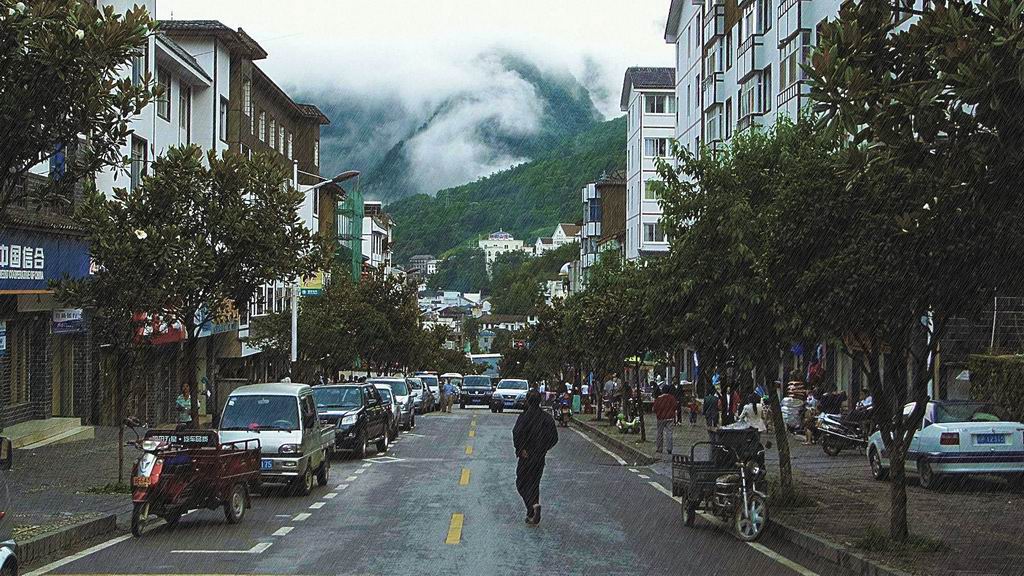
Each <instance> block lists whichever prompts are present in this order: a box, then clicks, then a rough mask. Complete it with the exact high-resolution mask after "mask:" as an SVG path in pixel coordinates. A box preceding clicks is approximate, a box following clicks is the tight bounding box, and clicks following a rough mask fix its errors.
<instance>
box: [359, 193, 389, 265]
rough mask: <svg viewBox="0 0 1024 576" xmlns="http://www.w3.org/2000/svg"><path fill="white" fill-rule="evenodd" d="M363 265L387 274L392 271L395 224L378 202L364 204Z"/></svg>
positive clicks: (371, 201)
mask: <svg viewBox="0 0 1024 576" xmlns="http://www.w3.org/2000/svg"><path fill="white" fill-rule="evenodd" d="M363 206H364V208H363V211H364V215H363V265H364V268H372V269H373V270H379V271H381V272H383V273H385V274H390V273H391V271H392V261H393V256H392V250H391V245H392V238H393V236H392V232H393V230H394V222H393V221H392V220H391V216H390V215H388V214H387V213H385V212H384V206H383V204H382V203H381V202H380V201H378V200H370V201H366V202H364V203H363Z"/></svg>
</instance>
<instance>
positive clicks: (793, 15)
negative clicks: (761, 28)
mask: <svg viewBox="0 0 1024 576" xmlns="http://www.w3.org/2000/svg"><path fill="white" fill-rule="evenodd" d="M769 1H770V0H769ZM800 2H801V0H780V1H779V25H778V29H779V31H778V38H779V47H782V45H783V44H785V43H786V42H787V41H789V39H790V38H792V37H793V36H795V35H796V34H797V33H799V32H800V31H801V30H803V29H804V26H803V23H802V22H801V21H800V12H801V10H800V9H799V4H800Z"/></svg>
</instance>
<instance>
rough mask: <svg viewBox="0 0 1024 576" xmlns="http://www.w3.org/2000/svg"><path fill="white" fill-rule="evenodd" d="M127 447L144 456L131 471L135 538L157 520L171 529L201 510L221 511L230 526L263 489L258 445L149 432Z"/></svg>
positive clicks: (196, 433)
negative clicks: (182, 517)
mask: <svg viewBox="0 0 1024 576" xmlns="http://www.w3.org/2000/svg"><path fill="white" fill-rule="evenodd" d="M132 429H133V430H134V427H133V428H132ZM128 444H129V445H132V446H135V447H136V448H138V449H140V450H142V455H141V456H140V457H139V459H138V461H137V462H136V463H135V466H134V467H133V469H132V503H133V507H132V520H131V526H132V534H134V535H135V536H141V535H142V532H143V530H144V529H145V527H146V524H147V522H148V521H150V520H151V519H152V518H154V517H159V518H163V519H164V521H166V522H167V524H168V525H169V526H172V527H173V526H174V525H175V524H177V522H178V520H179V519H180V518H181V516H182V514H185V513H186V512H188V511H190V510H197V509H200V508H208V509H210V510H215V509H217V508H219V507H223V508H224V516H225V517H226V518H227V521H228V522H229V523H231V524H236V523H238V522H240V521H241V520H242V517H243V516H245V511H246V510H247V509H248V508H249V506H250V505H251V503H252V501H251V496H250V493H251V491H252V490H254V489H256V488H258V485H259V478H260V441H259V439H257V438H250V439H246V440H237V441H234V442H224V443H222V442H221V441H220V438H219V437H218V435H217V433H216V432H215V431H212V430H149V431H147V432H146V434H145V437H144V438H142V439H139V438H138V433H137V432H136V440H135V441H134V442H129V443H128Z"/></svg>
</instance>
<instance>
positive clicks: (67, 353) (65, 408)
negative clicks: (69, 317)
mask: <svg viewBox="0 0 1024 576" xmlns="http://www.w3.org/2000/svg"><path fill="white" fill-rule="evenodd" d="M53 343H54V350H53V372H52V386H53V408H52V410H51V415H52V416H67V417H70V416H74V415H75V346H74V343H72V342H69V341H68V339H66V338H61V337H56V338H54V339H53Z"/></svg>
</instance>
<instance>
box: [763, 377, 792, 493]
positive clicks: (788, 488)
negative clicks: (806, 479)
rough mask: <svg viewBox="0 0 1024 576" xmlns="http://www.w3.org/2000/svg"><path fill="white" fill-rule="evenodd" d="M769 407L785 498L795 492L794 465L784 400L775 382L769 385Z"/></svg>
mask: <svg viewBox="0 0 1024 576" xmlns="http://www.w3.org/2000/svg"><path fill="white" fill-rule="evenodd" d="M768 408H769V409H770V410H771V412H772V428H773V429H774V430H775V446H776V448H777V449H778V451H779V488H780V492H781V493H782V494H783V498H786V497H788V496H789V495H792V494H793V465H792V462H791V461H790V457H789V434H788V433H787V431H786V422H785V421H784V420H783V419H782V402H781V400H780V399H779V389H778V387H777V386H775V384H774V383H772V384H771V385H769V386H768Z"/></svg>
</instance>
